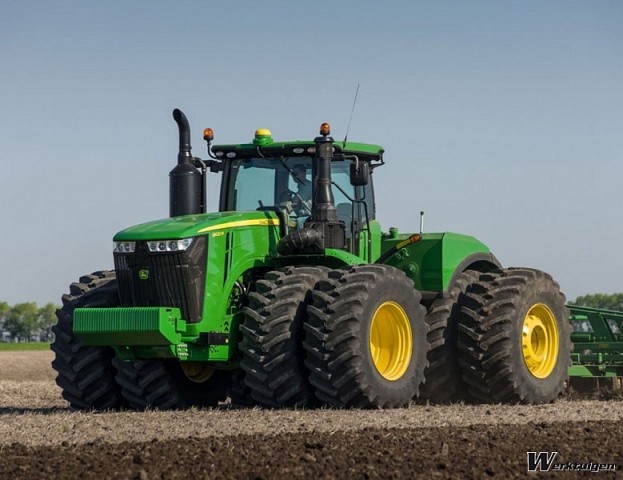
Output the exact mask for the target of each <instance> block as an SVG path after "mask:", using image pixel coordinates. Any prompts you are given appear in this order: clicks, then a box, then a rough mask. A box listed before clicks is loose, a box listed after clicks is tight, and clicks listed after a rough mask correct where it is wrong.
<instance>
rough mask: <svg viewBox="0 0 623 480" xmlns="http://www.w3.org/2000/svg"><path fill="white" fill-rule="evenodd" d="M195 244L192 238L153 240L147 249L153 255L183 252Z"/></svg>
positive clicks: (148, 243)
mask: <svg viewBox="0 0 623 480" xmlns="http://www.w3.org/2000/svg"><path fill="white" fill-rule="evenodd" d="M192 243H193V239H192V238H183V239H182V240H153V241H149V242H147V247H148V248H149V251H150V252H152V253H166V252H183V251H184V250H187V249H188V247H190V246H191V245H192Z"/></svg>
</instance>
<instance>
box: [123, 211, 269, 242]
mask: <svg viewBox="0 0 623 480" xmlns="http://www.w3.org/2000/svg"><path fill="white" fill-rule="evenodd" d="M251 226H275V227H278V226H279V218H278V217H277V214H276V213H275V212H216V213H205V214H200V215H185V216H182V217H174V218H165V219H162V220H155V221H152V222H147V223H141V224H140V225H136V226H134V227H130V228H126V229H125V230H122V231H120V232H119V233H117V234H116V235H115V236H114V238H113V240H114V241H116V242H124V241H140V240H176V239H182V238H188V237H195V236H197V235H205V234H207V233H208V232H219V231H223V230H226V229H229V228H240V227H251Z"/></svg>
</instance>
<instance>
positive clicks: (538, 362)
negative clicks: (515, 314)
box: [521, 303, 559, 378]
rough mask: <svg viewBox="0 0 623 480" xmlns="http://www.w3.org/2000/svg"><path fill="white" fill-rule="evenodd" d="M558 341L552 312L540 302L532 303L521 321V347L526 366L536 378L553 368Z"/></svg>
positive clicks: (542, 376) (550, 371) (546, 374)
mask: <svg viewBox="0 0 623 480" xmlns="http://www.w3.org/2000/svg"><path fill="white" fill-rule="evenodd" d="M558 343H559V338H558V327H557V326H556V318H555V317H554V314H553V313H552V312H551V310H550V309H549V308H548V307H547V306H545V305H543V304H541V303H539V304H536V305H533V306H532V307H531V308H530V310H528V313H527V314H526V317H525V319H524V322H523V327H522V335H521V348H522V352H523V358H524V361H525V363H526V366H527V367H528V370H529V371H530V373H531V374H532V375H534V376H535V377H536V378H546V377H547V376H548V375H550V374H551V373H552V371H553V370H554V367H555V366H556V362H557V359H558Z"/></svg>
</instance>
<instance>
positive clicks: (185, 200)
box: [169, 108, 203, 217]
mask: <svg viewBox="0 0 623 480" xmlns="http://www.w3.org/2000/svg"><path fill="white" fill-rule="evenodd" d="M173 119H174V120H175V122H176V123H177V127H178V129H179V137H180V148H179V153H178V155H177V165H176V166H175V168H173V170H171V172H170V173H169V215H170V216H171V217H179V216H181V215H196V214H199V213H202V210H203V205H202V197H203V188H202V176H201V173H199V171H198V170H197V169H196V168H195V166H194V165H193V156H192V154H191V152H190V150H191V147H190V125H189V124H188V119H187V118H186V115H184V113H183V112H182V111H181V110H178V109H177V108H176V109H175V110H173Z"/></svg>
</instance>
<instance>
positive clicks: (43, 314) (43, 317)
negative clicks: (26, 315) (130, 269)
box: [38, 303, 57, 342]
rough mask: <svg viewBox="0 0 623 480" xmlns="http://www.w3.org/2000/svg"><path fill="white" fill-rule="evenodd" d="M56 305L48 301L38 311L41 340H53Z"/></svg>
mask: <svg viewBox="0 0 623 480" xmlns="http://www.w3.org/2000/svg"><path fill="white" fill-rule="evenodd" d="M56 308H57V307H56V305H54V304H53V303H46V304H45V306H43V307H41V308H40V309H39V312H38V330H39V340H40V341H42V342H49V341H51V340H52V326H53V325H55V324H56Z"/></svg>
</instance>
